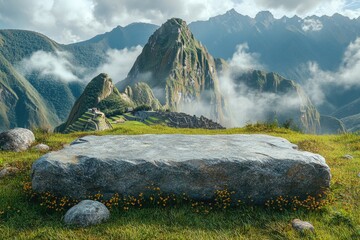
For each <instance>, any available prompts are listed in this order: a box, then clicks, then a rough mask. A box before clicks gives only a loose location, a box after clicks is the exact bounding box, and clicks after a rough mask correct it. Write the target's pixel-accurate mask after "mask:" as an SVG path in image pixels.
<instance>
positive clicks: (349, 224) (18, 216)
mask: <svg viewBox="0 0 360 240" xmlns="http://www.w3.org/2000/svg"><path fill="white" fill-rule="evenodd" d="M114 126H115V128H114V129H112V130H109V131H105V132H91V133H72V134H68V135H62V134H52V133H44V132H41V131H37V132H36V140H37V142H39V143H45V144H48V145H49V146H50V147H51V148H52V150H58V149H61V148H62V147H63V145H64V144H67V143H70V142H71V141H73V140H74V139H76V138H77V137H80V136H83V135H88V134H95V135H108V134H150V133H154V134H160V133H162V134H170V133H182V134H237V133H265V134H270V135H273V136H280V137H284V138H287V139H289V140H290V141H291V142H293V143H296V144H298V145H299V147H300V148H301V149H303V150H308V151H312V152H316V153H319V154H321V155H323V156H324V157H325V158H326V160H327V163H328V164H329V166H330V168H331V171H332V175H333V177H332V183H331V193H330V197H329V199H332V201H330V203H329V204H328V205H327V206H326V207H325V208H323V209H321V210H314V211H308V210H304V209H297V210H296V211H294V210H293V209H291V210H290V209H289V210H283V211H279V210H273V209H271V208H265V207H251V206H242V207H237V208H230V209H223V210H212V211H210V212H208V213H206V212H204V211H201V208H198V207H196V206H191V205H186V204H184V205H176V206H175V207H159V206H152V207H145V208H136V207H130V208H129V209H126V210H124V209H123V208H113V209H112V210H111V212H112V216H111V219H110V221H108V222H107V223H104V224H102V225H99V226H95V227H90V228H86V229H73V228H69V227H67V226H66V225H64V224H63V222H62V217H63V215H64V212H56V211H51V210H47V209H46V208H45V207H43V206H40V204H39V202H32V201H29V200H28V198H27V197H26V195H25V193H24V190H23V185H24V183H25V182H28V181H29V174H30V167H31V164H32V163H33V162H34V161H35V160H36V159H38V158H39V157H40V156H41V155H42V154H43V153H40V152H37V151H35V150H29V151H27V152H25V153H11V152H0V166H5V165H10V166H16V167H18V168H20V169H21V172H20V173H18V174H16V175H15V176H13V177H11V176H10V177H6V178H5V179H0V196H1V198H0V239H14V238H16V239H359V238H360V207H359V203H360V188H359V186H360V177H358V173H360V136H359V135H355V134H344V135H327V136H315V135H305V134H301V133H296V132H292V131H290V130H286V129H279V128H277V127H275V126H273V125H267V126H266V125H259V124H258V125H252V126H247V127H245V128H242V129H226V130H216V131H210V130H203V129H201V130H200V129H174V128H168V127H164V126H158V125H153V126H147V125H145V124H142V123H139V122H126V123H124V124H118V125H114ZM345 154H351V155H352V156H353V157H354V159H353V160H345V159H343V158H342V156H343V155H345ZM0 169H1V167H0ZM198 210H200V211H199V212H197V211H198ZM294 218H300V219H302V220H306V221H310V222H311V223H312V224H313V225H314V226H315V229H316V232H315V233H306V234H299V233H297V232H295V231H294V230H292V228H291V225H290V222H291V220H292V219H294Z"/></svg>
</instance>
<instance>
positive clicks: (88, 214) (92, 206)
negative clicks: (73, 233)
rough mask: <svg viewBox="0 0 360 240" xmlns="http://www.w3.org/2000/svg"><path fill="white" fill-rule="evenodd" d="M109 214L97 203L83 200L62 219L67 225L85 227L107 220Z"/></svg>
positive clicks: (102, 205) (104, 207) (103, 206)
mask: <svg viewBox="0 0 360 240" xmlns="http://www.w3.org/2000/svg"><path fill="white" fill-rule="evenodd" d="M109 217H110V212H109V210H108V209H107V208H106V206H105V205H104V204H102V203H101V202H97V201H91V200H84V201H81V202H80V203H79V204H77V205H75V206H73V207H72V208H70V209H69V210H68V211H67V212H66V214H65V217H64V222H65V223H66V224H68V225H74V226H78V227H87V226H90V225H96V224H99V223H102V222H104V221H106V220H108V219H109Z"/></svg>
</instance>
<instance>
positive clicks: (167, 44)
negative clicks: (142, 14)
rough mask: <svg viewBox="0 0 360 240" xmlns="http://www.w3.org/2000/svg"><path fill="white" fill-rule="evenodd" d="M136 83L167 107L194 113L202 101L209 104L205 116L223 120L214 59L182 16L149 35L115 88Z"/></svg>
mask: <svg viewBox="0 0 360 240" xmlns="http://www.w3.org/2000/svg"><path fill="white" fill-rule="evenodd" d="M138 82H145V83H146V84H147V85H149V86H150V88H151V89H153V91H154V94H155V96H156V98H157V99H159V101H160V103H161V104H162V105H164V106H165V107H166V108H169V109H171V110H173V111H183V110H184V109H188V111H189V110H190V111H191V110H192V111H193V112H194V113H195V112H196V110H197V109H198V108H200V105H201V104H202V103H204V104H209V103H211V104H210V105H211V107H210V108H209V110H207V115H208V116H210V117H211V118H212V119H214V120H217V121H220V122H221V121H222V120H223V106H222V97H221V93H220V89H219V82H218V78H217V73H216V65H215V61H214V59H213V57H212V56H211V55H210V54H209V53H208V52H207V50H206V48H205V47H203V46H202V45H201V43H200V42H198V41H197V40H196V39H195V38H194V36H193V35H192V33H191V32H190V30H189V28H188V27H187V25H186V22H184V21H183V20H181V19H176V18H173V19H170V20H168V21H167V22H166V23H164V24H163V25H162V26H161V27H160V28H159V29H158V30H157V31H156V32H155V33H154V34H153V35H152V36H151V37H150V39H149V41H148V43H147V44H146V45H145V46H144V48H143V51H142V53H141V54H140V56H139V57H138V58H137V60H136V62H135V64H134V66H133V67H132V69H131V70H130V72H129V74H128V77H127V78H126V79H125V80H124V81H121V82H119V83H118V84H117V87H118V88H119V89H120V90H121V91H123V90H125V88H126V87H127V86H134V85H135V84H136V83H138ZM190 108H193V109H190ZM199 111H200V109H199Z"/></svg>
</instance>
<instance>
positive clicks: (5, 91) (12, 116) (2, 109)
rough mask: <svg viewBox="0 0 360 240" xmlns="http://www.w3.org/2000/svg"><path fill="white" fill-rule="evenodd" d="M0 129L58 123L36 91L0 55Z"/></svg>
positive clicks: (48, 125)
mask: <svg viewBox="0 0 360 240" xmlns="http://www.w3.org/2000/svg"><path fill="white" fill-rule="evenodd" d="M0 99H1V102H0V116H1V119H2V120H3V121H1V124H0V129H3V130H4V129H7V128H12V127H16V126H23V127H28V128H29V127H40V126H41V127H51V126H53V125H55V124H57V123H58V122H59V119H58V118H57V117H56V115H55V114H54V113H53V112H51V111H50V109H49V108H48V107H47V105H46V103H45V102H44V100H43V99H42V97H41V96H40V95H39V94H38V92H37V91H36V89H35V88H34V87H33V86H32V85H31V84H30V83H29V82H28V81H27V80H26V79H24V78H23V77H22V76H21V75H19V74H18V73H17V72H16V70H15V69H14V68H13V67H12V65H11V64H10V63H9V62H8V61H7V60H6V59H5V58H4V57H3V56H2V54H1V53H0Z"/></svg>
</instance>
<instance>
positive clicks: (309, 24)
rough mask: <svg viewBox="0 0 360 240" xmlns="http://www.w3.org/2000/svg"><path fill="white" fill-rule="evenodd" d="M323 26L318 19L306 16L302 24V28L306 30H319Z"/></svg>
mask: <svg viewBox="0 0 360 240" xmlns="http://www.w3.org/2000/svg"><path fill="white" fill-rule="evenodd" d="M322 28H323V24H322V22H321V21H320V20H318V19H311V18H306V19H304V21H303V24H302V30H304V31H305V32H307V31H314V32H316V31H320V30H321V29H322Z"/></svg>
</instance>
